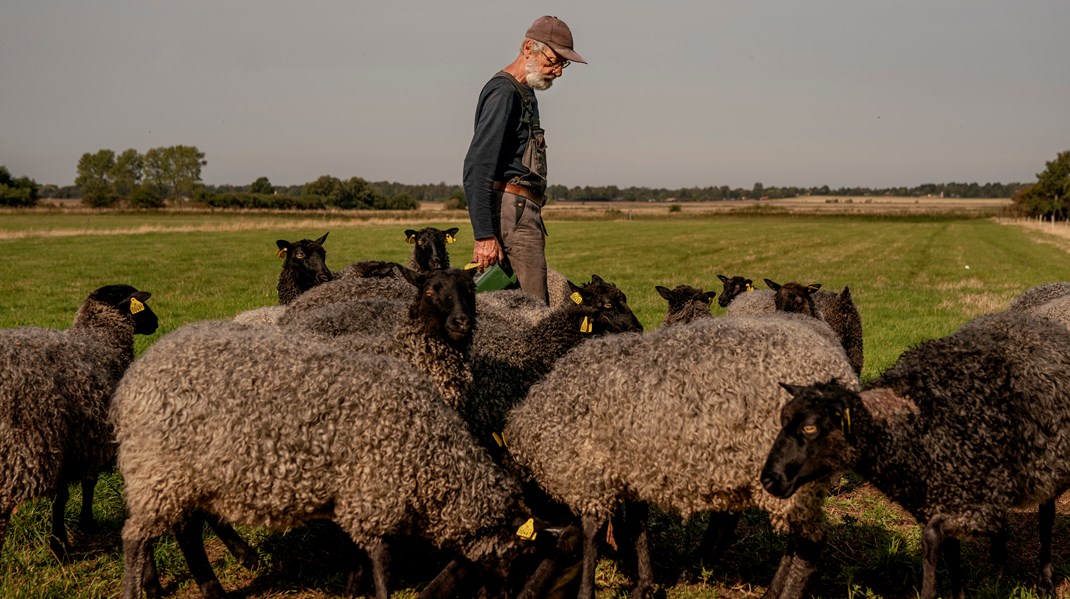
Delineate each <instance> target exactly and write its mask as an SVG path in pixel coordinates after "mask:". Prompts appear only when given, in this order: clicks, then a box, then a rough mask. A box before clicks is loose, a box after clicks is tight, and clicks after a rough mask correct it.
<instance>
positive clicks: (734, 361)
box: [504, 317, 858, 598]
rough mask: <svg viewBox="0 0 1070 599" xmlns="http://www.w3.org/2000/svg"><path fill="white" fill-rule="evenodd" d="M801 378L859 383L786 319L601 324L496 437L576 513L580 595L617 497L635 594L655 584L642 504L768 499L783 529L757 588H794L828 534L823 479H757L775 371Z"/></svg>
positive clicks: (770, 422)
mask: <svg viewBox="0 0 1070 599" xmlns="http://www.w3.org/2000/svg"><path fill="white" fill-rule="evenodd" d="M725 339H731V340H733V343H730V344H729V343H725V342H724V340H725ZM796 377H798V378H799V379H801V380H805V381H807V382H817V381H825V380H829V379H830V378H833V379H836V380H839V381H841V382H842V383H843V384H845V385H848V386H849V387H852V388H857V385H858V382H857V377H856V376H855V374H854V372H853V371H852V369H851V367H850V364H849V363H848V362H847V359H846V356H845V355H844V353H843V349H842V348H841V347H840V346H839V345H838V344H837V343H836V342H835V341H831V340H828V339H827V338H825V337H822V336H821V335H819V334H818V333H817V332H816V331H815V326H814V324H812V323H811V324H806V323H803V322H801V321H799V320H796V319H791V318H769V317H755V318H744V317H737V318H708V319H701V320H696V321H694V322H691V323H688V324H680V325H676V326H672V327H664V328H661V329H658V330H656V331H653V332H651V333H647V334H643V335H638V334H634V333H626V334H622V335H612V336H606V337H602V338H600V339H592V340H590V341H587V342H585V343H583V344H582V345H579V346H578V347H576V348H575V349H573V350H572V351H571V352H569V353H568V354H567V355H565V356H564V357H563V358H561V359H559V360H558V361H557V362H556V363H555V364H554V368H553V370H552V371H551V372H550V373H549V374H548V375H547V376H546V377H545V378H544V379H543V380H542V381H540V382H539V383H537V384H536V385H535V386H533V387H532V388H531V391H530V393H529V394H528V395H527V397H526V398H525V399H524V401H523V402H521V403H520V404H519V405H518V406H517V407H516V408H514V409H513V410H512V411H511V412H510V413H509V415H508V422H507V424H506V427H505V432H504V438H505V441H506V444H507V446H508V448H509V453H510V454H511V455H512V456H513V457H514V458H515V459H516V461H517V462H518V463H519V464H520V465H521V466H523V467H525V468H527V469H528V470H529V471H530V474H531V476H532V478H533V479H534V480H535V481H536V482H538V484H539V485H540V486H541V487H542V488H543V489H545V490H546V491H547V492H548V493H549V494H550V495H551V496H552V497H554V498H555V499H557V500H559V501H561V502H563V503H565V504H567V505H568V506H569V507H570V508H571V509H572V511H573V513H575V514H576V515H578V516H579V517H580V518H581V519H582V523H583V532H584V539H585V541H584V543H585V544H584V557H583V576H582V579H581V587H580V589H581V590H580V596H581V597H584V598H588V597H591V596H592V594H593V590H594V589H593V584H594V566H595V563H596V559H597V555H596V551H597V546H596V542H595V541H596V538H597V536H598V534H597V533H598V531H599V530H600V529H601V528H602V527H603V526H605V524H606V522H607V521H608V519H609V518H610V515H611V514H612V513H613V511H614V510H615V509H616V507H617V505H618V503H619V502H621V501H622V500H631V501H634V502H637V503H636V506H637V507H638V508H639V509H637V510H636V512H638V513H639V514H640V518H639V520H640V526H639V530H640V533H641V534H640V536H639V537H638V539H637V540H636V543H637V547H636V549H637V552H638V555H639V559H640V568H639V572H640V578H639V581H638V585H637V588H636V589H635V595H639V594H640V593H642V592H644V591H645V590H646V589H648V588H649V586H650V584H651V582H652V580H651V577H652V574H651V569H650V556H649V551H648V548H647V547H646V544H645V542H644V539H645V536H644V535H643V534H642V530H644V528H645V527H644V525H643V524H642V520H643V518H642V517H641V514H642V512H643V506H646V505H654V506H657V507H659V508H660V509H662V510H665V511H668V512H675V513H678V514H680V515H681V516H683V517H685V518H686V517H689V516H691V515H692V514H695V513H697V512H702V511H720V512H738V511H742V510H744V509H748V508H752V507H758V508H761V509H764V510H766V511H767V512H769V514H770V520H771V522H772V524H773V526H774V528H776V529H777V530H780V531H785V530H786V531H788V532H789V533H790V539H789V542H788V551H787V553H786V554H785V556H784V557H783V559H782V560H781V562H780V567H779V569H778V570H777V573H776V576H775V577H774V579H773V582H772V583H771V584H770V586H769V590H768V591H767V593H766V596H769V597H798V596H800V595H801V593H802V590H803V587H804V586H805V583H806V581H807V579H808V577H809V574H810V573H811V572H812V570H813V567H814V564H815V561H816V558H817V553H818V551H819V545H820V540H821V539H822V538H823V524H822V523H823V515H822V510H821V505H822V493H823V487H822V486H821V485H813V486H810V487H807V488H805V489H803V490H802V491H801V492H800V493H797V494H796V495H795V496H794V497H792V498H791V499H789V500H786V501H785V500H780V499H776V498H774V497H772V496H770V495H769V494H767V493H765V492H764V491H763V490H762V486H761V482H760V479H759V474H760V470H761V466H762V462H763V461H764V459H765V456H766V454H767V453H768V448H769V446H770V444H771V443H772V441H773V439H774V438H775V437H776V433H777V430H778V426H777V416H778V414H779V411H780V408H781V406H782V405H783V402H784V401H785V400H786V399H787V394H786V393H785V392H784V390H783V389H781V388H780V387H779V385H778V384H777V383H778V381H781V380H792V379H794V378H796ZM633 513H634V512H630V513H629V515H630V516H631V515H632V514H633Z"/></svg>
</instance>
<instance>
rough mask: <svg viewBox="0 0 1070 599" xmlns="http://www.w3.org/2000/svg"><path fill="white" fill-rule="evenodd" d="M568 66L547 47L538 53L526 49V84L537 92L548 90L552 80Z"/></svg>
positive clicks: (566, 62) (552, 82)
mask: <svg viewBox="0 0 1070 599" xmlns="http://www.w3.org/2000/svg"><path fill="white" fill-rule="evenodd" d="M568 65H569V61H567V60H565V59H563V58H561V57H560V56H558V55H557V53H556V52H554V51H553V50H551V49H550V48H549V47H546V48H543V49H542V50H540V51H538V52H534V51H532V50H531V47H530V46H529V47H528V60H527V62H526V63H525V65H524V66H525V69H526V70H527V77H526V80H527V83H528V85H530V86H531V88H532V89H536V90H539V91H543V90H547V89H550V86H551V85H553V84H554V79H556V78H558V77H560V76H561V75H562V74H563V73H564V70H565V67H567V66H568Z"/></svg>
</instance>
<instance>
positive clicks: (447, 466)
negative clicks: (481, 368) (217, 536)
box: [110, 322, 522, 599]
mask: <svg viewBox="0 0 1070 599" xmlns="http://www.w3.org/2000/svg"><path fill="white" fill-rule="evenodd" d="M219 356H226V357H227V359H226V360H220V359H219ZM110 414H111V418H112V420H113V422H114V423H115V426H116V431H117V438H118V442H119V450H118V463H119V469H120V471H121V473H122V476H123V479H124V481H125V491H124V495H125V499H126V505H127V509H128V512H129V517H128V519H127V521H126V524H125V525H124V527H123V549H124V554H125V569H124V583H123V596H124V597H125V598H126V599H134V598H136V597H139V596H140V585H141V581H142V579H143V576H144V575H145V569H146V568H149V567H150V566H149V565H148V560H149V559H150V555H151V552H150V542H151V540H152V539H153V538H155V537H158V536H159V535H161V534H163V533H165V532H167V531H168V530H169V529H172V528H176V529H177V530H178V532H177V533H176V537H177V539H178V541H179V544H180V547H181V549H182V550H183V553H184V554H185V555H186V559H187V563H188V564H189V566H190V569H191V571H192V572H193V574H194V578H195V579H196V580H197V581H198V583H199V584H200V586H201V589H202V592H203V593H204V594H205V596H219V595H221V594H222V587H221V586H220V585H219V582H218V580H217V579H216V578H215V576H214V574H213V573H212V572H211V568H210V566H209V565H208V561H207V558H206V556H205V555H204V548H203V544H202V543H201V542H200V538H199V522H198V518H196V517H194V518H187V516H188V515H189V514H191V513H193V514H197V513H200V512H201V511H203V512H205V513H209V514H215V515H217V516H219V517H221V518H222V519H224V520H226V521H230V522H241V523H245V524H248V525H254V526H263V527H268V528H273V529H280V528H289V527H293V526H297V525H299V524H301V523H303V522H306V521H308V520H310V519H314V518H331V519H332V520H334V521H335V522H336V523H337V524H338V525H340V526H341V527H342V529H344V530H345V531H346V532H347V533H348V535H349V536H350V537H351V538H352V540H353V541H354V542H355V543H356V544H357V546H358V547H360V548H362V549H363V550H365V551H367V552H369V554H370V555H372V557H373V574H374V579H375V586H376V594H377V596H378V597H380V598H381V599H385V598H386V597H387V593H388V591H387V574H386V571H385V559H383V558H384V553H385V551H386V549H385V545H384V538H385V537H389V536H392V535H396V534H410V533H413V534H419V535H423V536H426V537H427V538H428V539H430V540H432V541H433V542H434V543H435V544H437V545H439V546H443V547H450V548H455V549H457V550H459V551H461V552H462V553H463V554H464V555H465V556H466V557H467V558H468V559H471V560H473V561H476V562H481V561H483V560H490V561H493V560H496V559H498V558H501V557H507V556H508V555H509V552H511V551H513V550H515V549H516V548H517V542H518V541H517V537H516V535H515V534H514V532H513V531H515V530H516V528H515V522H511V521H510V520H509V518H510V517H511V516H512V515H514V514H519V513H521V511H522V506H521V505H520V504H519V503H518V495H519V488H518V486H517V484H516V483H515V482H514V481H513V480H511V479H510V478H509V477H507V476H505V475H503V474H502V473H501V471H500V470H499V469H498V468H497V467H496V466H495V465H494V463H493V462H492V460H491V458H490V457H489V456H488V455H487V453H486V452H485V451H484V450H482V449H481V448H479V447H478V445H477V444H476V443H475V442H474V441H473V439H472V437H471V435H470V434H469V433H468V432H467V431H466V430H465V427H464V424H463V423H462V422H461V420H460V419H459V417H458V415H457V414H456V412H455V411H454V410H452V409H450V408H448V407H447V406H446V405H445V404H444V402H443V401H442V399H441V398H440V397H439V396H438V395H437V393H435V391H434V388H433V386H432V385H431V383H430V381H429V380H428V379H427V377H426V376H425V375H423V374H422V373H419V372H417V371H416V370H414V369H413V368H412V367H411V366H409V365H407V364H405V363H403V362H401V361H400V360H398V359H396V358H393V357H389V356H382V355H368V354H363V355H362V354H353V353H352V352H349V351H346V350H344V349H342V348H340V347H338V346H336V345H335V344H331V343H323V342H322V341H321V340H320V339H319V338H318V337H316V336H314V335H308V334H302V333H300V332H298V331H293V330H285V329H282V328H275V327H249V326H245V325H241V324H237V323H233V322H206V323H197V324H193V325H188V326H185V327H182V328H180V329H179V330H177V331H175V332H173V333H171V334H169V335H167V336H165V337H164V338H163V339H161V340H160V341H158V342H157V343H156V344H155V345H153V346H152V347H151V348H150V349H149V350H148V351H147V352H146V353H145V354H144V355H143V357H142V358H141V359H139V360H138V361H137V362H136V363H135V364H134V365H133V366H132V367H131V369H130V370H129V372H128V373H127V376H126V377H124V379H123V381H122V382H121V384H120V386H119V388H118V389H117V391H116V394H115V399H114V401H113V404H112V407H111V412H110Z"/></svg>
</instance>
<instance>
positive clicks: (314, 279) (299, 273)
mask: <svg viewBox="0 0 1070 599" xmlns="http://www.w3.org/2000/svg"><path fill="white" fill-rule="evenodd" d="M327 235H328V234H327V233H324V234H323V237H320V238H319V239H316V240H315V241H313V240H310V239H302V240H301V241H297V242H289V241H286V240H285V239H280V240H278V241H276V242H275V245H277V246H278V248H279V250H280V251H284V252H285V253H286V262H284V263H283V265H282V269H283V270H289V271H291V272H292V273H293V277H294V280H295V281H296V282H297V287H298V288H299V289H300V290H301V291H308V290H309V289H312V288H313V287H315V286H316V285H319V284H320V283H326V282H327V281H330V280H331V279H333V278H334V274H332V273H331V271H330V269H329V268H327V250H325V249H323V242H325V241H326V240H327Z"/></svg>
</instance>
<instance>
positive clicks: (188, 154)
mask: <svg viewBox="0 0 1070 599" xmlns="http://www.w3.org/2000/svg"><path fill="white" fill-rule="evenodd" d="M143 163H144V180H145V183H146V184H148V185H149V187H151V188H152V189H153V191H155V192H157V193H158V194H159V195H161V196H163V197H170V198H178V197H187V198H189V197H193V195H194V192H196V190H197V186H198V184H199V183H200V182H201V167H203V166H205V165H207V164H208V162H207V161H205V160H204V152H201V151H200V150H198V149H197V148H196V146H171V147H168V148H152V149H150V150H149V151H148V152H145V157H144V159H143Z"/></svg>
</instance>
